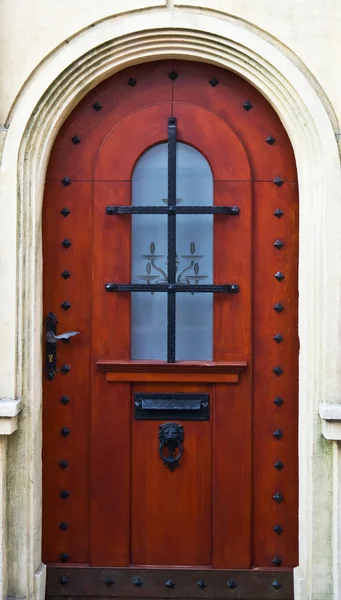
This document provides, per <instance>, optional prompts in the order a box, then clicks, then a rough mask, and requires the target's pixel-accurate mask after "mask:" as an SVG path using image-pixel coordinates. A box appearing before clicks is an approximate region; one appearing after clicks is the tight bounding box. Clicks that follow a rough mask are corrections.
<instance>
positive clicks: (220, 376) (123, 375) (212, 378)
mask: <svg viewBox="0 0 341 600" xmlns="http://www.w3.org/2000/svg"><path fill="white" fill-rule="evenodd" d="M96 365H97V368H98V369H99V370H100V371H103V372H105V379H106V381H116V382H119V381H121V382H133V381H141V382H142V381H149V382H162V381H170V380H171V381H172V382H175V383H176V382H191V383H193V382H195V383H238V380H239V374H240V373H241V372H242V371H244V370H245V369H246V367H247V362H245V361H238V362H206V361H179V362H176V363H167V362H165V361H157V360H98V361H97V363H96Z"/></svg>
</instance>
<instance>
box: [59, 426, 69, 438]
mask: <svg viewBox="0 0 341 600" xmlns="http://www.w3.org/2000/svg"><path fill="white" fill-rule="evenodd" d="M60 433H61V434H62V436H63V437H67V436H68V435H69V434H70V433H71V431H70V429H69V428H68V427H63V428H62V429H61V430H60Z"/></svg>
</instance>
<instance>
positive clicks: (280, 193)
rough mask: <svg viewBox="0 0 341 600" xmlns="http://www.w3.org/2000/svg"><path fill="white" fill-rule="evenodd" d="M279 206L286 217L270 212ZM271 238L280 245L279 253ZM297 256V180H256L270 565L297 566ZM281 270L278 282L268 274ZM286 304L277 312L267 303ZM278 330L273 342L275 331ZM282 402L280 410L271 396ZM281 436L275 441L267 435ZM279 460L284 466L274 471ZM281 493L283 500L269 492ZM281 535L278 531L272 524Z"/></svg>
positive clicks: (258, 507) (261, 555) (259, 409)
mask: <svg viewBox="0 0 341 600" xmlns="http://www.w3.org/2000/svg"><path fill="white" fill-rule="evenodd" d="M277 208H281V209H282V210H283V212H284V215H283V217H282V218H281V219H277V218H276V217H275V216H274V215H273V213H274V211H275V210H276V209H277ZM277 239H281V240H283V241H284V243H285V245H284V247H283V248H282V249H281V250H277V249H276V248H275V247H274V246H273V244H274V242H275V241H276V240H277ZM297 258H298V202H297V184H293V183H284V184H283V186H282V187H280V188H277V187H276V186H275V185H273V184H271V183H257V184H256V185H255V240H254V272H255V286H254V447H253V452H254V539H253V564H254V565H255V566H265V567H266V566H269V567H271V566H272V562H271V561H272V559H273V558H274V557H275V556H278V557H280V558H281V559H282V560H283V566H284V567H290V566H295V565H296V564H297V560H298V557H297V519H298V514H297V503H298V499H297V480H298V464H297V462H298V459H297V446H298V440H297V433H298V432H297V418H298V414H297V397H298V328H297V294H298V292H297V286H298V274H297ZM278 271H281V272H283V273H284V275H285V279H284V280H283V281H282V282H278V281H277V280H276V279H275V277H274V275H275V273H277V272H278ZM277 302H280V303H282V304H283V306H284V310H283V312H281V313H277V312H276V311H275V310H274V308H273V306H274V304H276V303H277ZM277 333H280V334H282V336H283V338H284V341H283V342H282V343H280V344H277V343H276V342H275V341H274V340H273V336H274V335H276V334H277ZM277 365H279V366H280V367H281V368H282V369H283V374H282V375H281V376H279V377H277V376H276V375H275V374H274V373H273V368H274V367H276V366H277ZM277 396H279V397H281V398H282V399H283V400H284V404H283V405H282V406H281V407H280V408H278V407H277V406H276V405H275V404H274V403H273V400H274V399H275V398H276V397H277ZM277 429H280V430H281V431H282V432H283V434H284V436H283V438H282V439H281V440H277V439H276V438H275V437H274V436H273V432H275V431H276V430H277ZM276 461H281V462H282V463H283V464H284V468H283V469H282V470H280V471H278V470H277V469H276V468H274V466H273V465H274V464H275V462H276ZM276 492H280V493H281V494H282V495H283V496H284V502H282V503H281V504H278V503H277V502H276V501H275V500H273V498H272V496H273V494H275V493H276ZM277 524H279V525H281V526H282V527H283V529H284V532H283V533H282V534H281V535H277V534H276V533H275V532H274V531H273V527H274V526H275V525H277Z"/></svg>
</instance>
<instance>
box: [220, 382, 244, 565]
mask: <svg viewBox="0 0 341 600" xmlns="http://www.w3.org/2000/svg"><path fill="white" fill-rule="evenodd" d="M251 402H252V396H251V378H250V377H242V379H241V381H240V384H239V385H238V386H226V385H215V386H214V404H213V410H212V413H213V463H212V470H213V490H214V496H213V498H214V500H213V513H212V519H213V558H212V565H213V566H214V567H215V568H223V567H225V566H229V568H240V569H243V568H249V567H250V565H251V531H252V530H251V497H252V476H251V473H252V469H251V459H252V455H251V447H252V446H251V414H252V413H251Z"/></svg>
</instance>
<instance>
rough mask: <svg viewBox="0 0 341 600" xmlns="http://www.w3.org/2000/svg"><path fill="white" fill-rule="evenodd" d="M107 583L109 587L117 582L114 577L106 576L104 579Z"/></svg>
mask: <svg viewBox="0 0 341 600" xmlns="http://www.w3.org/2000/svg"><path fill="white" fill-rule="evenodd" d="M103 581H104V583H105V585H107V586H108V587H110V586H111V585H113V584H114V583H115V582H114V580H113V579H111V577H104V579H103Z"/></svg>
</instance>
